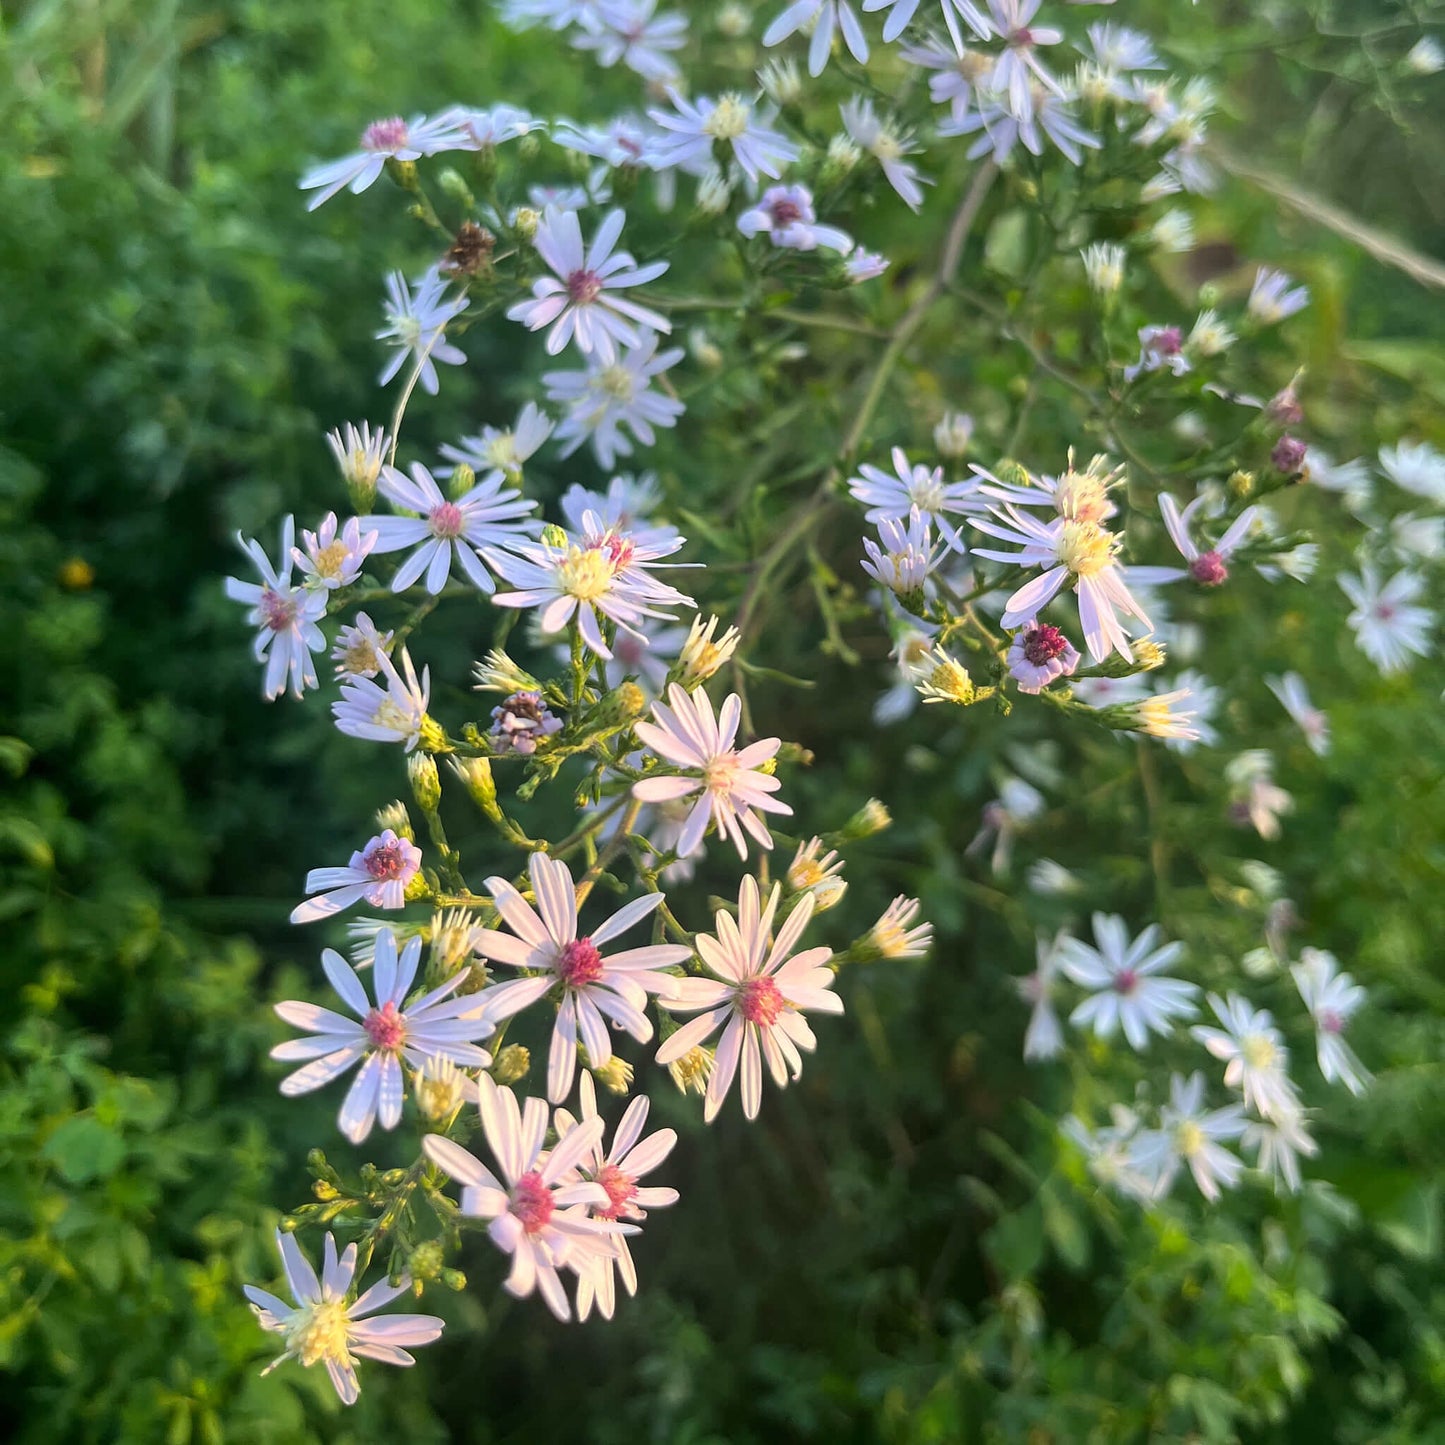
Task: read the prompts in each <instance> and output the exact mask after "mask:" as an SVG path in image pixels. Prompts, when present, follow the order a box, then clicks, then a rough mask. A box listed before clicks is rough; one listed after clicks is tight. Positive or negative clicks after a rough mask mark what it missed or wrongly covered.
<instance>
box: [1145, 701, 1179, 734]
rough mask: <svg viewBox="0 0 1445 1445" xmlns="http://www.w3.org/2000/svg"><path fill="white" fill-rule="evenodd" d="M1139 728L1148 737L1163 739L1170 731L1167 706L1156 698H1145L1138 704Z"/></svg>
mask: <svg viewBox="0 0 1445 1445" xmlns="http://www.w3.org/2000/svg"><path fill="white" fill-rule="evenodd" d="M1138 714H1139V727H1140V730H1141V731H1143V732H1146V733H1148V734H1149V735H1150V737H1156V738H1157V737H1164V736H1166V735H1167V734H1168V733H1169V732H1170V731H1171V727H1170V723H1171V718H1170V713H1169V704H1168V703H1167V702H1160V700H1159V699H1158V698H1157V697H1146V698H1144V699H1143V700H1142V701H1141V702H1140V703H1139V704H1138Z"/></svg>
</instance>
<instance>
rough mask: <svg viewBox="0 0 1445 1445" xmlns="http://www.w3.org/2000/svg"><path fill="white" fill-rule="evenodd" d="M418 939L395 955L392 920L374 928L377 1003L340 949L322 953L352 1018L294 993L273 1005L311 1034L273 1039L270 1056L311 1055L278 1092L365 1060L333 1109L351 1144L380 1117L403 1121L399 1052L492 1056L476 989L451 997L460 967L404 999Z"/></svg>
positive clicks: (464, 1061)
mask: <svg viewBox="0 0 1445 1445" xmlns="http://www.w3.org/2000/svg"><path fill="white" fill-rule="evenodd" d="M421 945H422V941H421V939H420V938H412V939H409V940H408V941H407V944H406V946H405V947H404V948H403V949H402V950H401V953H400V955H399V956H398V953H397V947H396V935H395V934H393V933H392V931H391V930H390V929H389V928H383V929H381V930H379V931H378V933H377V935H376V943H375V954H374V959H373V964H372V975H371V985H372V989H373V991H374V993H375V997H376V1002H375V1003H373V1002H372V1001H371V999H369V998H368V997H367V994H366V989H365V988H364V987H363V985H362V982H361V980H360V979H359V978H358V977H357V975H356V971H355V970H354V969H353V968H352V967H351V965H350V964H349V963H347V961H346V960H345V959H344V958H342V956H341V955H340V954H339V953H337V952H336V951H335V950H334V949H330V948H328V949H326V950H325V952H323V953H322V955H321V966H322V968H323V969H324V970H325V971H326V977H327V979H328V980H329V981H330V983H331V986H332V988H334V989H335V990H336V992H337V994H338V996H339V997H340V998H341V1001H342V1002H343V1003H344V1004H345V1005H346V1006H347V1008H349V1009H350V1010H351V1011H352V1013H354V1014H355V1015H356V1018H355V1019H350V1018H347V1017H346V1015H345V1014H339V1013H336V1012H335V1011H334V1010H332V1009H328V1008H321V1007H320V1006H318V1005H317V1004H311V1003H301V1002H298V1001H296V1000H289V1001H287V1002H285V1003H278V1004H277V1005H276V1012H277V1013H278V1014H279V1015H280V1016H281V1018H283V1019H284V1020H285V1021H286V1022H287V1023H288V1024H293V1025H294V1026H295V1027H296V1028H299V1029H305V1030H307V1031H308V1032H309V1033H311V1034H312V1035H313V1037H311V1038H309V1039H292V1040H291V1041H289V1042H287V1043H283V1044H277V1045H276V1047H275V1048H274V1049H272V1050H271V1057H272V1058H273V1059H280V1060H282V1061H284V1062H288V1063H291V1062H295V1061H297V1060H302V1059H305V1060H309V1061H310V1062H308V1063H304V1064H303V1065H302V1067H301V1068H299V1069H297V1070H295V1071H294V1072H293V1073H290V1074H288V1075H287V1076H286V1077H285V1078H284V1079H282V1081H281V1092H282V1093H283V1094H284V1095H285V1096H286V1097H287V1098H294V1097H295V1096H296V1095H297V1094H309V1093H310V1092H311V1091H312V1090H313V1089H319V1088H321V1086H322V1085H323V1084H329V1083H330V1082H331V1081H332V1079H334V1078H337V1077H338V1076H339V1075H341V1074H343V1073H345V1072H346V1070H347V1069H349V1068H350V1067H351V1066H352V1065H353V1064H355V1063H356V1062H357V1061H358V1060H364V1062H363V1063H362V1065H361V1071H360V1072H359V1073H358V1074H357V1076H356V1078H355V1079H354V1080H353V1081H352V1085H351V1088H350V1089H349V1090H348V1091H347V1095H346V1099H345V1101H344V1102H343V1103H342V1105H341V1113H340V1114H339V1115H338V1117H337V1124H338V1125H339V1126H340V1128H341V1132H342V1133H343V1134H344V1135H345V1136H346V1137H347V1138H348V1139H349V1140H351V1142H352V1143H353V1144H359V1143H361V1141H362V1140H363V1139H365V1138H366V1136H367V1135H368V1134H370V1133H371V1128H372V1125H373V1124H375V1123H376V1122H377V1121H378V1120H379V1121H380V1123H381V1127H382V1128H383V1129H394V1128H396V1126H397V1124H398V1123H400V1121H401V1106H402V1100H403V1098H404V1096H405V1080H404V1078H403V1075H402V1067H401V1065H402V1061H403V1060H405V1061H406V1062H407V1063H408V1064H410V1065H411V1067H412V1068H413V1069H416V1070H421V1069H422V1068H424V1067H425V1066H426V1062H427V1060H428V1059H436V1058H441V1059H448V1060H450V1061H451V1062H452V1063H453V1064H456V1065H457V1066H458V1067H459V1068H464V1069H485V1068H487V1067H488V1065H490V1064H491V1062H492V1056H491V1055H490V1054H489V1053H488V1052H487V1051H486V1050H485V1049H482V1048H478V1047H477V1045H476V1044H475V1043H474V1042H473V1040H475V1039H482V1038H485V1037H486V1036H487V1035H488V1034H490V1033H491V1032H492V1030H493V1027H494V1025H493V1024H492V1021H491V1020H490V1019H489V1018H484V1017H483V1016H482V1005H481V999H480V996H479V995H477V994H463V995H462V996H461V997H459V998H458V997H453V995H454V994H455V993H456V991H457V989H458V988H460V987H461V985H462V983H463V982H464V981H465V979H466V978H467V971H466V970H465V969H462V970H461V971H460V972H458V973H455V974H453V975H452V977H451V978H449V979H447V981H446V982H445V983H443V984H441V985H439V986H438V987H437V988H434V989H432V990H431V991H430V992H429V993H427V994H424V995H423V996H422V997H421V998H419V999H417V1000H415V1001H414V1002H413V1003H411V1004H406V1003H405V1002H404V1001H405V999H406V995H407V992H408V991H409V990H410V988H411V986H412V983H413V982H414V981H415V979H416V973H417V966H418V964H419V963H420V961H421Z"/></svg>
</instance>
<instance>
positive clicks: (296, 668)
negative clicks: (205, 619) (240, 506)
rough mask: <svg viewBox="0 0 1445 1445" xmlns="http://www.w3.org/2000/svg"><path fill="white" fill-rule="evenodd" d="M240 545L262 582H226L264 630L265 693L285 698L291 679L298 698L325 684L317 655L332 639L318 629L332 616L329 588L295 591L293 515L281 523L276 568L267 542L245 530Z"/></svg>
mask: <svg viewBox="0 0 1445 1445" xmlns="http://www.w3.org/2000/svg"><path fill="white" fill-rule="evenodd" d="M236 541H237V542H238V543H239V544H240V547H241V550H242V551H243V552H244V553H245V554H246V555H247V556H248V557H249V558H250V559H251V561H252V562H253V563H254V564H255V567H256V570H257V571H258V572H259V573H260V574H261V581H260V582H259V583H256V582H242V581H241V580H240V578H239V577H227V578H226V596H227V597H229V598H230V599H231V600H232V601H233V602H241V603H244V604H245V605H246V606H248V607H249V608H250V609H251V615H250V617H249V618H248V619H247V620H248V621H249V622H250V623H251V625H252V626H254V627H256V628H258V629H259V631H258V633H257V636H256V643H255V646H254V648H253V649H252V650H253V652H254V653H255V657H256V661H257V662H264V663H265V664H266V671H265V673H264V675H263V677H262V680H261V695H262V696H263V697H265V698H267V699H270V698H277V697H280V696H281V694H282V693H283V692H285V691H286V682H287V678H288V677H289V678H290V681H291V693H292V696H293V697H298V698H299V697H301V696H302V695H303V693H304V692H305V690H306V689H307V688H308V687H317V686H319V685H320V684H319V683H318V681H317V678H316V668H315V666H314V665H313V663H312V661H311V654H312V653H313V652H321V651H322V650H323V649H324V648H325V646H326V639H325V637H323V636H322V634H321V629H320V628H319V627H318V626H317V625H316V624H317V622H318V621H320V619H321V618H322V617H324V616H325V615H326V589H325V588H305V587H293V586H292V585H291V566H292V563H293V562H294V560H295V551H296V548H295V541H296V521H295V519H294V518H293V517H287V518H286V520H285V521H284V522H282V524H281V561H280V566H279V567H273V566H272V565H271V559H270V558H269V557H267V555H266V553H265V551H264V549H263V548H262V546H261V544H260V543H259V542H257V541H255V540H254V539H251V540H249V541H248V540H247V539H246V538H245V537H244V536H242V535H241V534H240V533H239V532H238V533H237V534H236Z"/></svg>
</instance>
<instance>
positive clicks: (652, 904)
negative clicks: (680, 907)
mask: <svg viewBox="0 0 1445 1445" xmlns="http://www.w3.org/2000/svg"><path fill="white" fill-rule="evenodd" d="M662 897H663V895H662V894H661V893H646V894H644V895H643V896H642V897H641V898H634V899H633V900H632V902H631V903H628V904H626V905H624V906H623V907H622V908H619V909H618V910H617V912H616V913H614V914H613V915H612V917H611V918H609V919H608V920H607V922H606V923H604V924H602V926H601V927H600V928H594V929H593V930H592V933H591V935H590V936H591V939H592V942H593V943H595V944H603V943H606V942H607V941H608V940H609V939H613V938H616V937H617V936H618V935H619V934H622V933H626V932H627V930H628V929H629V928H633V927H635V926H636V925H637V924H639V923H641V922H642V920H643V919H644V918H646V917H647V916H648V915H649V914H651V913H652V912H654V911H655V910H656V908H657V907H658V905H659V904H660V903H661V902H662ZM632 952H637V950H635V949H634V950H632ZM624 956H625V955H623V954H619V955H618V957H619V958H620V957H624ZM607 963H608V966H609V967H616V966H617V965H616V963H615V961H614V960H613V959H608V960H607Z"/></svg>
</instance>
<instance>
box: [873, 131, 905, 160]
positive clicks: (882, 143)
mask: <svg viewBox="0 0 1445 1445" xmlns="http://www.w3.org/2000/svg"><path fill="white" fill-rule="evenodd" d="M873 154H874V155H875V156H877V157H878V159H879V160H880V161H896V160H897V159H898V158H899V157H900V156H901V155H902V154H903V145H902V143H901V142H900V141H899V139H898V137H897V136H896V135H894V134H893V132H892V131H891V130H883V131H879V132H878V138H877V140H875V141H874V142H873Z"/></svg>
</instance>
